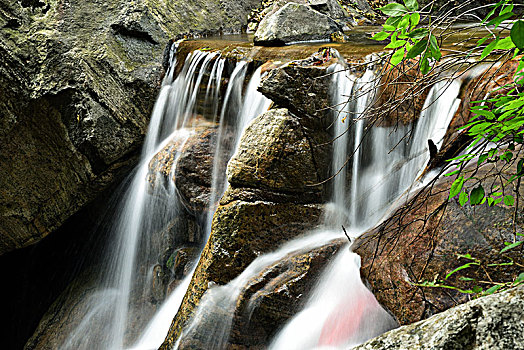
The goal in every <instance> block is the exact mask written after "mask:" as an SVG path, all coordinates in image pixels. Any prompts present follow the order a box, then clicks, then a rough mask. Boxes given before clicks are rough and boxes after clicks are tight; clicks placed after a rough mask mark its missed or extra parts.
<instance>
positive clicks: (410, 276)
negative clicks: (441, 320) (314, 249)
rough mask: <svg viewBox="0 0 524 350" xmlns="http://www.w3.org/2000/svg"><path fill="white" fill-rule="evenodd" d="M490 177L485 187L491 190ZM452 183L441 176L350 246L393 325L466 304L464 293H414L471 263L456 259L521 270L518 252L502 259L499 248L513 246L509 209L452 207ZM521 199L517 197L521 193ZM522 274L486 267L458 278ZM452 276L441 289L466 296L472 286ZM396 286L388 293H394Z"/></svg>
mask: <svg viewBox="0 0 524 350" xmlns="http://www.w3.org/2000/svg"><path fill="white" fill-rule="evenodd" d="M489 174H490V173H489V172H486V171H485V170H484V169H480V170H479V171H478V172H477V175H476V176H478V177H479V178H484V177H486V178H487V179H488V181H487V182H485V183H484V185H485V186H486V187H489V186H491V184H494V179H493V177H490V176H489ZM453 180H454V179H453V178H450V177H444V178H442V179H441V180H439V181H438V182H437V183H436V184H434V185H433V186H430V187H428V188H427V189H425V190H423V191H421V192H419V193H418V194H417V195H416V196H415V197H414V198H413V199H412V200H411V201H410V202H408V203H407V204H406V205H404V206H402V207H401V208H400V209H399V210H398V211H396V212H395V213H394V214H393V215H392V216H391V217H390V218H389V219H388V220H386V221H385V223H384V224H382V225H381V226H379V227H378V228H376V229H374V230H372V231H370V232H368V233H365V234H364V235H362V236H361V237H360V238H359V239H358V240H357V241H356V242H355V248H354V250H355V252H357V253H358V254H359V255H361V256H362V261H363V263H362V276H363V278H364V279H365V280H367V281H368V282H369V284H370V286H371V290H372V291H373V293H374V294H375V296H376V297H377V300H378V301H379V302H380V303H381V304H382V305H383V306H384V307H385V308H387V309H388V310H389V311H390V312H391V313H392V314H393V315H395V317H396V318H397V320H398V321H399V322H400V323H401V324H403V325H406V324H410V323H413V322H417V321H419V320H422V319H425V318H427V317H429V316H432V315H434V314H436V313H438V312H442V311H444V310H447V309H449V308H451V307H453V306H455V305H458V304H460V303H464V302H466V301H468V300H469V296H468V294H463V293H460V292H458V291H456V290H450V289H443V288H422V287H419V286H416V284H418V283H423V282H424V281H434V280H436V279H439V280H443V279H444V278H445V276H446V275H447V274H448V273H450V272H451V271H453V270H454V269H455V268H457V267H459V266H462V265H464V264H466V263H468V262H470V260H468V259H464V258H459V255H466V254H470V255H471V256H472V257H473V258H476V259H479V261H481V262H484V263H485V264H488V262H489V263H503V262H508V258H511V259H513V261H514V262H516V263H517V264H521V265H522V264H523V263H524V259H523V256H522V254H521V252H518V251H514V252H511V251H509V252H507V253H505V254H499V251H500V249H501V247H504V242H510V241H512V240H513V237H514V234H513V229H514V228H513V225H512V224H511V222H512V220H513V217H514V210H513V209H511V208H507V207H500V206H495V207H488V206H487V205H486V204H485V205H480V206H476V207H474V208H473V207H471V206H469V205H466V206H464V207H462V206H460V205H459V204H458V202H457V200H456V199H454V200H451V201H449V203H448V196H449V188H450V186H451V183H452V182H453ZM521 195H522V190H521ZM516 230H517V232H520V233H522V232H523V226H522V216H521V214H520V213H519V215H518V216H517V226H516ZM518 271H519V267H518V266H516V265H513V266H506V267H505V268H504V269H502V270H501V269H496V268H494V267H487V268H486V273H488V274H489V275H488V276H489V278H488V277H486V275H485V271H484V270H482V269H480V268H479V269H472V268H469V269H466V270H463V271H462V272H463V273H464V274H465V275H466V276H467V277H468V278H473V279H475V280H480V281H482V280H485V279H493V280H494V281H509V280H512V279H513V278H514V277H516V276H517V275H518ZM460 275H461V274H459V273H457V274H454V275H452V276H451V277H449V278H448V279H446V284H448V285H452V286H456V287H459V288H461V289H463V290H466V289H470V288H472V287H473V286H474V283H475V282H468V281H461V280H460V279H459V276H460ZM392 286H393V288H392Z"/></svg>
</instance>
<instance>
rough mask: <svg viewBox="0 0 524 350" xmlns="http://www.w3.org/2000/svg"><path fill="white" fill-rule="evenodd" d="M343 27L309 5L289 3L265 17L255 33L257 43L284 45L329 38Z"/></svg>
mask: <svg viewBox="0 0 524 350" xmlns="http://www.w3.org/2000/svg"><path fill="white" fill-rule="evenodd" d="M340 30H341V27H340V26H339V25H338V24H337V23H336V22H335V21H334V20H333V19H331V18H330V17H328V16H326V15H324V14H322V13H320V12H318V11H316V10H313V9H312V8H311V7H309V6H307V5H302V4H297V3H293V2H290V3H287V4H286V5H284V6H283V7H282V8H281V9H279V10H278V11H276V12H275V13H274V14H272V15H269V16H266V17H264V19H263V20H262V21H261V22H260V24H259V26H258V29H257V31H256V33H255V38H254V40H255V44H256V45H271V46H273V45H276V46H279V45H284V44H287V43H291V42H297V41H311V40H329V39H330V37H331V34H333V33H335V32H338V31H340Z"/></svg>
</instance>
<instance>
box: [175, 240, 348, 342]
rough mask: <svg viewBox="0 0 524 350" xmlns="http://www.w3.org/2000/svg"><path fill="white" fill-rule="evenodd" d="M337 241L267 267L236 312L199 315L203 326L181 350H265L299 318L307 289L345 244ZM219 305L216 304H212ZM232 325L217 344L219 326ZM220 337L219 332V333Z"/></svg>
mask: <svg viewBox="0 0 524 350" xmlns="http://www.w3.org/2000/svg"><path fill="white" fill-rule="evenodd" d="M344 243H345V242H344V240H343V239H339V240H336V241H333V242H331V243H328V244H325V245H323V246H321V247H319V248H314V249H310V250H308V251H307V252H305V253H304V252H294V253H290V254H288V255H287V256H284V257H283V258H282V259H280V260H279V261H277V262H275V263H274V264H272V265H270V266H268V267H266V268H265V269H263V270H262V271H261V272H259V273H258V274H257V275H255V276H254V277H252V278H251V279H250V280H249V281H247V283H246V284H245V285H244V286H242V287H241V290H240V291H239V294H238V297H237V298H236V300H235V303H234V304H233V305H229V307H231V306H233V308H228V305H227V304H225V305H223V306H222V307H209V308H206V309H200V310H202V313H203V314H202V315H198V317H200V318H201V319H202V320H203V324H200V325H199V327H196V328H195V329H192V330H190V331H188V332H187V333H185V334H184V335H183V338H182V339H181V341H180V344H179V349H194V348H198V349H214V348H227V349H263V348H266V346H267V344H268V343H269V342H270V341H271V339H272V338H273V336H274V335H275V333H276V332H277V330H278V329H279V328H280V325H282V324H284V323H285V322H286V321H287V320H288V319H289V318H290V317H291V316H293V315H294V314H296V313H297V312H298V311H299V310H300V308H301V307H302V305H303V303H304V301H305V300H304V299H305V297H306V295H307V294H308V292H309V290H310V289H311V288H312V287H313V285H314V284H315V282H316V281H317V280H318V278H319V277H320V274H321V273H322V271H323V269H324V267H325V262H326V260H330V259H332V258H333V256H334V255H335V254H336V253H337V251H338V250H339V248H340V247H341V246H343V245H344ZM212 306H216V305H212ZM228 322H229V323H230V324H231V326H230V329H227V330H226V334H225V336H226V339H225V340H226V344H222V345H223V347H220V346H217V345H218V344H217V343H219V341H218V340H217V338H216V337H214V336H213V330H214V329H216V328H217V327H216V324H224V323H228ZM217 335H218V334H217Z"/></svg>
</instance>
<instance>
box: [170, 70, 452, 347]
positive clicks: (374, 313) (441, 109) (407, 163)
mask: <svg viewBox="0 0 524 350" xmlns="http://www.w3.org/2000/svg"><path fill="white" fill-rule="evenodd" d="M333 70H334V72H335V74H334V75H333V90H332V95H333V104H334V105H336V106H339V109H340V110H339V111H338V112H337V113H335V114H336V116H335V117H336V118H337V121H336V122H335V136H336V141H335V142H334V151H333V160H332V167H333V169H334V171H335V172H336V173H337V176H336V177H335V178H334V181H333V203H332V204H331V205H329V207H330V208H331V210H329V213H328V214H327V215H326V217H327V219H326V222H325V226H326V227H327V228H326V230H324V231H317V232H313V233H311V235H309V236H306V237H300V238H297V239H296V240H294V241H292V242H290V243H288V244H286V245H284V246H283V247H281V248H279V249H277V250H276V251H275V252H273V253H269V254H266V255H263V256H261V257H259V258H257V259H255V260H254V261H253V262H252V263H251V264H250V265H249V266H248V267H247V268H246V270H244V272H243V273H242V274H241V275H239V276H238V277H237V278H235V279H234V280H233V281H231V282H230V283H228V284H227V285H224V286H216V287H212V288H210V289H209V290H208V291H207V292H206V293H205V295H204V297H203V298H202V300H201V302H200V304H199V307H198V308H197V311H196V313H195V315H194V316H193V317H192V320H191V322H190V323H189V325H188V326H187V327H186V328H185V329H184V331H183V333H182V336H181V337H180V339H182V342H180V339H179V342H178V343H177V344H183V339H184V337H188V338H195V337H196V338H198V339H199V341H201V342H202V343H203V344H206V346H208V348H209V349H210V350H212V349H217V350H218V349H224V348H225V347H226V344H227V341H228V338H229V334H230V331H231V325H232V317H233V314H234V311H235V307H236V303H237V299H238V297H239V295H240V293H241V290H242V288H243V287H244V286H245V285H246V283H247V282H248V281H249V280H250V279H251V278H253V277H254V276H256V275H257V274H259V273H260V272H261V271H262V270H264V269H265V268H267V267H268V266H270V265H271V264H274V263H275V262H277V261H279V260H280V259H282V258H283V257H284V256H287V255H289V254H293V253H296V252H301V251H307V250H308V249H312V248H315V247H319V246H321V245H322V244H326V243H327V242H329V241H330V240H331V239H333V238H336V237H340V236H342V230H341V227H340V226H341V225H345V226H346V227H347V228H348V231H349V233H350V235H351V236H353V237H356V236H358V235H359V234H361V233H362V232H364V231H365V230H366V229H367V228H370V227H372V226H374V225H376V224H377V223H378V222H379V221H380V219H381V218H382V216H383V215H384V214H385V212H386V210H387V209H388V206H390V205H391V203H393V202H394V201H395V200H396V199H397V198H398V197H399V196H400V195H402V194H403V193H405V191H406V190H408V189H409V188H410V186H412V185H413V184H414V182H415V181H416V180H417V178H418V177H419V175H420V174H421V171H422V170H423V168H424V166H425V164H426V163H427V161H428V159H429V152H428V151H427V146H426V145H427V140H428V139H429V138H431V139H433V140H434V141H435V143H436V144H437V145H438V146H440V144H441V139H442V138H443V136H444V132H445V130H446V128H447V125H448V124H449V122H450V120H451V117H452V116H453V114H454V113H455V111H456V108H457V106H458V100H457V96H458V92H459V88H460V83H459V82H452V83H451V84H446V83H440V84H437V85H436V86H435V87H434V88H433V89H432V90H431V92H430V94H429V97H428V99H427V101H426V104H425V106H424V109H425V110H424V111H423V113H422V114H421V116H420V118H419V120H418V121H417V122H416V125H415V128H414V131H413V136H412V138H406V139H405V141H402V142H400V141H401V140H402V139H404V136H405V135H406V133H407V132H408V131H409V130H410V129H409V128H410V126H391V127H374V128H366V126H367V124H368V123H367V121H366V119H365V116H366V111H367V108H368V106H369V105H370V103H371V102H372V101H373V99H374V91H375V77H376V76H375V73H374V70H373V67H369V68H368V69H367V70H366V71H365V72H364V74H363V75H362V76H361V77H359V78H357V77H356V76H354V75H351V74H348V71H346V70H344V67H343V66H341V65H338V66H336V67H333ZM448 85H450V86H448ZM436 97H439V98H438V99H436ZM342 120H344V122H342ZM408 141H410V142H408ZM351 154H352V157H351V158H350V161H348V155H351ZM348 169H351V172H348ZM210 310H217V312H215V313H213V316H212V317H209V316H210V312H212V311H210ZM210 320H212V321H210ZM395 326H396V321H395V320H394V319H393V317H392V316H391V315H389V314H388V313H387V312H386V311H385V310H384V309H382V307H381V306H380V305H379V304H378V302H377V301H376V300H375V298H374V296H373V295H372V293H371V292H370V291H369V290H368V289H367V288H366V287H365V286H364V284H363V283H362V281H361V279H360V258H359V257H358V255H356V254H354V253H352V252H351V251H350V250H349V249H342V250H341V251H340V253H339V254H338V256H337V257H336V259H334V261H333V263H332V264H331V265H330V266H329V267H328V268H327V269H326V272H325V273H324V275H323V277H322V279H321V281H319V283H318V286H317V287H316V288H315V290H314V292H313V293H312V295H311V296H310V299H309V301H308V303H307V305H306V307H305V308H304V310H303V311H302V312H300V313H299V314H298V315H296V316H295V317H294V318H293V319H291V320H290V321H289V323H288V324H287V325H286V326H285V327H284V328H283V329H282V331H281V332H280V333H279V334H278V335H277V337H276V338H275V339H274V341H273V343H272V344H271V346H270V348H271V349H279V350H291V349H297V350H303V349H328V348H329V349H347V348H348V347H351V346H353V345H356V344H360V343H362V342H364V341H366V340H367V339H370V338H372V337H374V336H376V335H378V334H381V333H383V332H384V331H387V330H389V329H391V328H394V327H395ZM204 338H205V339H204ZM178 346H179V345H176V346H175V349H176V348H177V347H178Z"/></svg>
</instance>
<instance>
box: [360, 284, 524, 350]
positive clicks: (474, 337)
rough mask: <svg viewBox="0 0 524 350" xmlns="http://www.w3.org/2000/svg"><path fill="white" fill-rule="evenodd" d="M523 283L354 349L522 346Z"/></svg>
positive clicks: (500, 348)
mask: <svg viewBox="0 0 524 350" xmlns="http://www.w3.org/2000/svg"><path fill="white" fill-rule="evenodd" d="M523 329H524V286H520V287H517V288H514V289H511V290H509V291H506V292H503V293H500V294H495V295H490V296H486V297H483V298H480V299H477V300H473V301H470V302H468V303H466V304H463V305H460V306H457V307H455V308H453V309H450V310H448V311H445V312H442V313H440V314H438V315H435V316H433V317H431V318H429V319H427V320H424V321H420V322H417V323H414V324H411V325H408V326H404V327H401V328H397V329H395V330H392V331H390V332H387V333H385V334H383V335H381V336H379V337H377V338H375V339H372V340H370V341H368V342H366V343H364V344H362V345H360V346H358V347H355V348H354V350H371V349H373V350H386V349H387V350H393V349H399V350H400V349H432V350H437V349H438V350H440V349H441V350H450V349H457V350H458V349H469V350H477V349H478V350H480V349H490V350H506V349H512V350H517V349H524V333H523V332H522V330H523Z"/></svg>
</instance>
